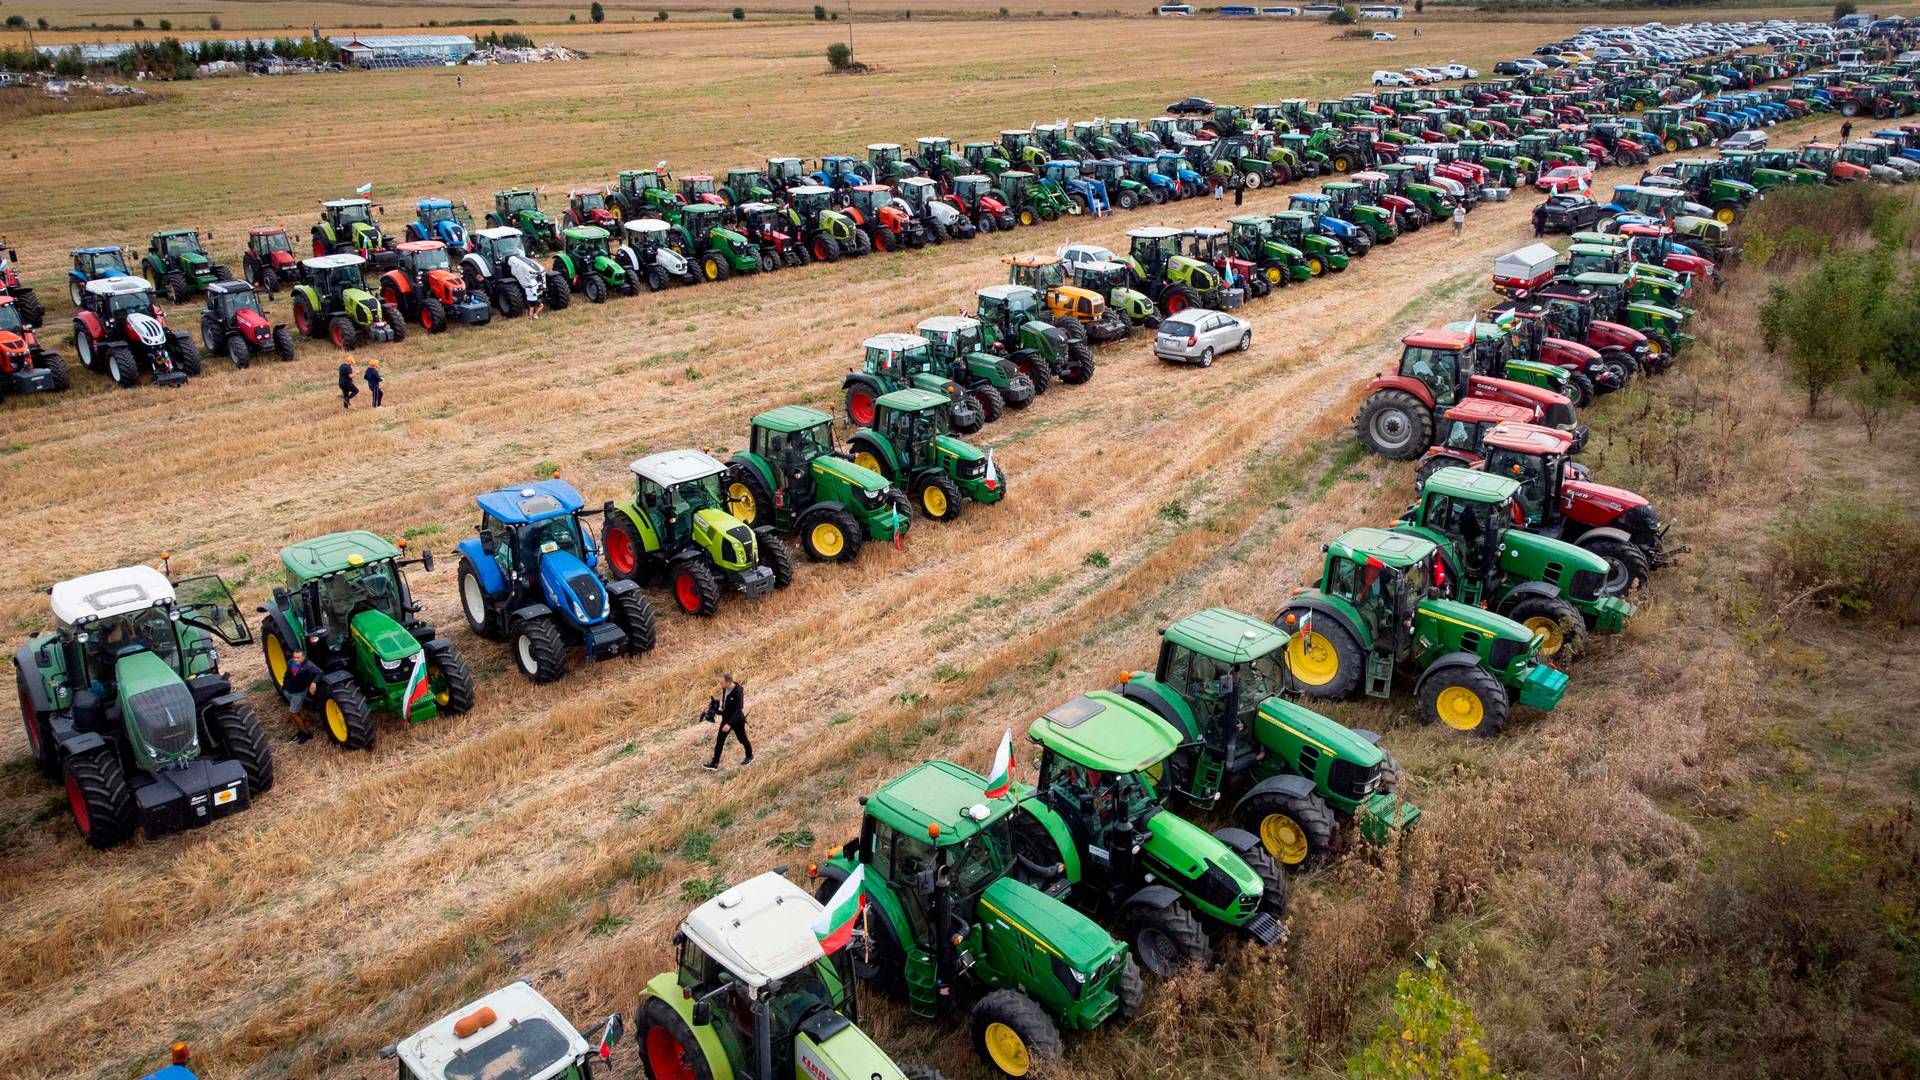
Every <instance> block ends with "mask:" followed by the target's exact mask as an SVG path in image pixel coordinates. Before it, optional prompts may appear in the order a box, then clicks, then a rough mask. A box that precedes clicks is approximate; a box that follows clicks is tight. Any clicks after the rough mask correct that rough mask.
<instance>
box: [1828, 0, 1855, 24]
mask: <svg viewBox="0 0 1920 1080" xmlns="http://www.w3.org/2000/svg"><path fill="white" fill-rule="evenodd" d="M1859 10H1860V8H1859V7H1858V6H1856V5H1855V4H1854V2H1853V0H1840V2H1839V3H1837V4H1835V5H1833V21H1834V22H1839V21H1840V20H1841V19H1844V18H1846V17H1847V16H1849V15H1852V14H1854V13H1855V12H1858V11H1859Z"/></svg>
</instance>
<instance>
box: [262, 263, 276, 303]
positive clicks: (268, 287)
mask: <svg viewBox="0 0 1920 1080" xmlns="http://www.w3.org/2000/svg"><path fill="white" fill-rule="evenodd" d="M257 284H258V285H259V287H260V290H261V291H262V292H264V293H266V294H267V295H268V296H272V295H273V294H274V293H276V292H279V291H280V275H279V274H277V273H275V272H274V269H273V267H271V266H263V267H261V268H260V280H259V282H258V283H257Z"/></svg>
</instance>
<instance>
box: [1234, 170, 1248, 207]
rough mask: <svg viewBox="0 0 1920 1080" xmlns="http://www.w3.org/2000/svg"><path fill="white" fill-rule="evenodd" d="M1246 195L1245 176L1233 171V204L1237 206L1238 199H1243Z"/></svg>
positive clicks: (1238, 203)
mask: <svg viewBox="0 0 1920 1080" xmlns="http://www.w3.org/2000/svg"><path fill="white" fill-rule="evenodd" d="M1246 197H1247V178H1246V176H1245V175H1244V174H1242V173H1234V174H1233V205H1235V206H1239V205H1240V201H1241V200H1242V199H1245V198H1246Z"/></svg>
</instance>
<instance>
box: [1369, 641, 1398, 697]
mask: <svg viewBox="0 0 1920 1080" xmlns="http://www.w3.org/2000/svg"><path fill="white" fill-rule="evenodd" d="M1367 696H1368V697H1377V698H1383V697H1392V696H1393V657H1392V656H1390V655H1388V654H1387V653H1383V652H1370V653H1368V654H1367Z"/></svg>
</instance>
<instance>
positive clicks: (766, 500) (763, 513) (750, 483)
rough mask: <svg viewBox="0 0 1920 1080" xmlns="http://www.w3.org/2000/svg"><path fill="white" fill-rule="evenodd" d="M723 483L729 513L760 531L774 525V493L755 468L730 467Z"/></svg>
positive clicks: (743, 466) (747, 466)
mask: <svg viewBox="0 0 1920 1080" xmlns="http://www.w3.org/2000/svg"><path fill="white" fill-rule="evenodd" d="M723 483H724V486H725V489H726V497H727V506H726V511H727V513H729V514H732V515H733V516H734V517H737V518H739V519H740V520H741V521H744V522H746V523H747V526H748V527H749V528H754V529H758V528H760V527H761V526H763V525H772V524H773V491H772V489H770V488H769V487H767V482H766V481H765V480H762V479H761V478H760V474H759V473H758V472H755V471H754V469H753V466H751V465H744V464H735V465H729V466H728V467H727V476H726V480H725V481H724V482H723Z"/></svg>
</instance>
